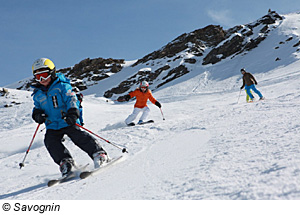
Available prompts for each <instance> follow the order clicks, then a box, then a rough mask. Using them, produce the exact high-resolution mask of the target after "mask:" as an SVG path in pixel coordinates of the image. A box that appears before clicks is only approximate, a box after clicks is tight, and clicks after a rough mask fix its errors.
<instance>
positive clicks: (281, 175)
mask: <svg viewBox="0 0 300 215" xmlns="http://www.w3.org/2000/svg"><path fill="white" fill-rule="evenodd" d="M294 16H296V17H297V19H298V17H299V14H296V15H295V14H291V15H289V16H286V17H285V19H284V21H283V23H282V31H280V32H279V30H278V32H277V36H274V37H270V38H267V39H266V40H265V41H263V42H262V44H261V45H260V46H259V47H258V48H256V49H254V50H252V51H250V52H249V53H248V54H246V55H244V56H238V57H236V58H234V59H233V60H231V61H230V60H226V61H224V62H221V63H220V64H216V65H215V66H214V67H211V66H206V67H205V68H204V69H205V70H204V71H203V72H200V73H199V74H195V73H193V75H191V76H190V77H189V78H187V77H185V78H182V79H179V80H178V82H177V84H175V85H173V86H167V87H164V88H163V89H161V90H159V91H155V92H154V97H155V98H157V100H158V101H160V102H161V103H162V106H163V107H162V110H163V111H164V116H165V118H166V120H165V121H164V120H162V115H161V112H160V110H159V109H158V108H157V107H156V106H154V105H152V104H149V106H150V109H151V113H150V118H151V119H154V120H155V123H154V124H148V125H144V126H135V127H126V126H125V124H124V120H125V118H126V117H127V116H128V115H129V114H130V113H131V111H132V108H133V104H134V102H129V103H122V104H119V103H114V102H112V101H108V102H107V100H106V99H105V98H102V97H98V94H97V90H96V88H94V89H93V90H92V89H91V91H90V92H89V95H85V98H84V103H83V106H84V118H85V127H86V128H88V129H90V130H92V131H93V132H95V133H97V134H99V135H100V136H102V137H104V138H106V139H108V140H110V141H111V142H115V143H118V144H121V145H124V146H126V147H127V148H128V151H129V153H128V154H126V155H125V157H124V158H123V160H122V162H119V163H118V164H116V165H114V166H111V167H110V168H108V169H106V170H105V171H104V172H102V173H100V174H99V175H97V176H95V177H91V178H89V179H86V180H79V179H76V180H72V181H70V182H67V183H64V184H61V185H59V186H55V187H51V188H47V186H46V183H47V180H48V179H52V178H55V177H58V176H59V170H58V167H57V166H56V165H55V164H54V162H53V161H52V160H51V158H50V156H49V155H48V153H47V151H46V149H45V147H44V146H43V135H44V133H45V131H44V130H43V131H39V132H38V134H37V137H36V139H35V141H34V144H33V147H32V148H31V151H30V152H29V154H28V157H27V159H26V162H25V167H24V168H22V169H21V170H20V169H19V165H18V164H19V163H20V162H21V161H22V159H23V157H24V155H25V151H26V149H27V147H28V145H29V143H30V140H31V138H32V135H33V133H34V131H35V129H36V126H37V125H36V124H35V123H34V122H33V121H32V119H31V110H32V100H31V97H30V92H25V91H17V90H10V91H11V93H10V94H9V95H8V96H7V97H0V121H1V122H2V124H3V125H4V126H1V128H0V139H1V142H0V149H1V151H0V165H1V168H0V175H1V181H0V199H2V200H35V199H36V200H50V199H55V200H65V199H76V200H79V199H94V200H101V199H114V200H116V199H119V200H124V199H130V200H135V199H146V200H151V199H155V200H158V199H169V200H183V199H185V200H200V199H213V200H227V199H228V200H233V199H271V200H273V199H297V200H299V199H300V147H299V137H300V134H299V129H300V123H299V120H298V119H299V112H300V111H299V108H298V107H299V105H300V100H299V91H300V85H299V81H300V61H299V59H298V53H297V52H295V50H294V49H292V48H290V49H288V48H287V49H282V50H281V52H280V55H281V57H282V59H281V61H276V62H275V61H274V59H275V58H274V57H275V56H278V54H279V53H271V54H269V55H266V53H264V52H263V50H265V49H266V48H267V47H271V46H273V44H275V43H276V44H278V41H281V40H282V39H281V38H280V37H281V36H283V37H284V38H285V35H284V34H285V33H286V32H288V31H289V30H291V26H294V25H296V24H297V25H298V26H300V24H299V22H297V23H296V24H295V23H291V22H292V20H294V19H295V17H294ZM285 23H286V24H285ZM293 29H294V30H293V34H295V35H296V34H298V33H299V30H297V28H296V27H295V26H294V27H293ZM288 34H290V32H288ZM263 56H264V58H263ZM241 67H245V68H246V69H247V70H248V71H249V72H253V73H254V75H255V77H256V79H257V81H258V86H257V87H258V89H259V90H260V91H261V92H262V93H263V95H264V96H265V97H266V98H267V99H266V100H265V101H261V102H255V103H251V104H247V103H246V102H245V92H244V91H242V93H241V97H240V99H239V93H240V92H239V87H240V86H241V85H242V82H241V75H240V74H239V69H240V68H241ZM196 69H197V68H196V67H195V71H196ZM230 71H231V74H228V73H226V72H230ZM217 72H219V73H217ZM220 72H221V73H220ZM116 77H117V76H116ZM120 80H121V79H120ZM103 83H104V82H103ZM107 84H108V83H107ZM111 84H114V83H111ZM100 89H101V86H100ZM13 101H17V102H20V103H21V104H19V105H17V104H15V103H12V102H13ZM8 103H9V104H13V106H12V107H10V108H4V107H3V105H4V104H8ZM41 127H42V128H43V126H41ZM99 142H100V143H101V144H102V145H103V146H104V147H105V148H106V150H107V151H108V153H109V154H110V156H111V157H115V156H118V155H120V154H121V152H120V150H119V149H117V148H114V147H113V146H111V145H109V144H107V143H105V142H103V141H101V140H100V141H99ZM65 144H66V146H67V147H68V148H69V150H70V151H71V153H72V155H73V157H74V159H75V160H76V162H77V163H78V164H86V163H90V167H89V168H91V166H92V161H91V160H90V158H89V157H88V156H87V155H86V154H85V153H83V152H82V151H81V150H79V149H78V148H77V147H75V146H74V145H73V144H72V143H71V141H70V140H69V139H68V138H66V141H65Z"/></svg>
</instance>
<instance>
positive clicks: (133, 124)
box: [127, 119, 154, 126]
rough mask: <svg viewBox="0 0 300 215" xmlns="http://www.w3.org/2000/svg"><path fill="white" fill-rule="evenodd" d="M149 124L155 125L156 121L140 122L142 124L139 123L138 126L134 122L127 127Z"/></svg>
mask: <svg viewBox="0 0 300 215" xmlns="http://www.w3.org/2000/svg"><path fill="white" fill-rule="evenodd" d="M148 123H154V120H152V119H150V120H148V121H146V122H140V123H137V124H135V123H134V122H131V123H129V124H127V126H135V125H144V124H148Z"/></svg>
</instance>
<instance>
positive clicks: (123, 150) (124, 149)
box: [75, 123, 128, 153]
mask: <svg viewBox="0 0 300 215" xmlns="http://www.w3.org/2000/svg"><path fill="white" fill-rule="evenodd" d="M75 125H77V126H78V127H79V128H82V129H84V130H86V131H88V132H89V133H91V134H93V135H95V136H96V137H98V138H100V139H101V140H104V141H105V142H107V143H109V144H111V145H113V146H114V147H116V148H118V149H122V152H123V153H125V152H127V153H128V151H127V149H126V148H125V147H124V148H122V147H121V146H119V145H117V144H115V143H112V142H110V141H108V140H106V139H104V138H103V137H100V136H99V135H97V134H95V133H94V132H92V131H90V130H88V129H87V128H85V127H83V126H81V125H79V124H78V123H76V124H75Z"/></svg>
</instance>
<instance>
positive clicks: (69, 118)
mask: <svg viewBox="0 0 300 215" xmlns="http://www.w3.org/2000/svg"><path fill="white" fill-rule="evenodd" d="M78 117H79V110H78V109H77V108H70V109H69V110H68V112H67V114H66V115H65V116H64V120H65V121H66V123H68V125H70V126H72V125H75V124H76V121H77V119H78Z"/></svg>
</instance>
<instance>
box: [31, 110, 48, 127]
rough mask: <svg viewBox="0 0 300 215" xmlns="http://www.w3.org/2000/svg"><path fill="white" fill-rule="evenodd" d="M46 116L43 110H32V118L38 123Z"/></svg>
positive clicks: (43, 120)
mask: <svg viewBox="0 0 300 215" xmlns="http://www.w3.org/2000/svg"><path fill="white" fill-rule="evenodd" d="M46 117H47V115H46V114H45V113H44V111H43V110H40V109H34V110H33V112H32V119H33V120H34V121H35V122H36V123H38V124H43V123H44V122H45V121H46Z"/></svg>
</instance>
